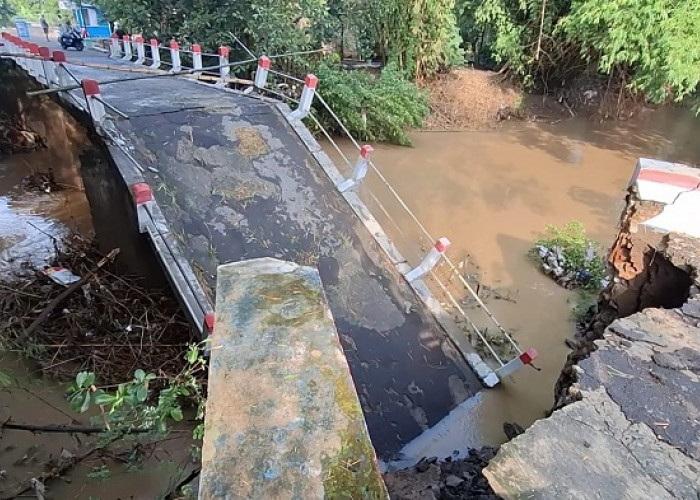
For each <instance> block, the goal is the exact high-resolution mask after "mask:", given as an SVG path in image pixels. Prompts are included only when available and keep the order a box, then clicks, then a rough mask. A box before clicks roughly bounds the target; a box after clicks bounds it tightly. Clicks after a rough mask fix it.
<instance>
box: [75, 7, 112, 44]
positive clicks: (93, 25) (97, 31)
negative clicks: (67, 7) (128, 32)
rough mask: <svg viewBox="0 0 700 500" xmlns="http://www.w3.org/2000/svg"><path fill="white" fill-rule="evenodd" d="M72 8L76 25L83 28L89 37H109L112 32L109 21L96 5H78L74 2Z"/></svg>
mask: <svg viewBox="0 0 700 500" xmlns="http://www.w3.org/2000/svg"><path fill="white" fill-rule="evenodd" d="M72 10H73V16H74V17H75V20H76V22H77V23H78V26H79V27H80V28H81V29H82V28H85V30H86V31H87V34H88V36H89V37H90V38H109V35H111V34H112V31H111V30H110V28H109V23H108V22H107V19H105V16H104V14H103V13H102V10H101V9H100V8H99V7H98V6H96V5H90V4H87V3H83V4H80V7H78V6H75V4H74V7H73V9H72Z"/></svg>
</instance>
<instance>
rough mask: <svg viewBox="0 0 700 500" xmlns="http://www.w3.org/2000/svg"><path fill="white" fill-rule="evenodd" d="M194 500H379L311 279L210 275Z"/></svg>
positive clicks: (281, 268) (361, 429) (224, 270)
mask: <svg viewBox="0 0 700 500" xmlns="http://www.w3.org/2000/svg"><path fill="white" fill-rule="evenodd" d="M216 296H217V306H216V311H217V318H216V326H215V328H214V333H213V335H212V342H211V363H210V372H209V397H208V401H207V411H206V421H205V435H204V444H203V447H202V478H201V483H200V485H201V486H200V498H202V499H207V500H208V499H214V498H228V497H230V498H256V499H257V498H290V499H292V498H294V499H297V498H298V499H304V500H305V499H314V498H318V499H321V498H329V499H344V498H347V499H354V498H363V499H365V498H367V499H384V498H387V493H386V489H385V486H384V483H383V481H382V478H381V475H380V473H379V470H378V466H377V461H376V456H375V452H374V449H373V447H372V444H371V442H370V439H369V434H368V432H367V428H366V425H365V421H364V417H363V413H362V409H361V407H360V403H359V401H358V398H357V394H356V393H355V389H354V385H353V382H352V378H351V376H350V371H349V369H348V365H347V362H346V360H345V357H344V355H343V351H342V349H341V347H340V344H339V341H338V336H337V332H336V330H335V325H334V323H333V317H332V316H331V313H330V311H329V309H328V305H327V303H326V301H325V297H324V295H323V292H322V288H321V280H320V276H319V274H318V272H317V271H316V270H315V269H311V268H308V267H302V266H298V265H296V264H293V263H289V262H284V261H280V260H276V259H270V258H264V259H254V260H249V261H244V262H238V263H234V264H227V265H223V266H220V267H219V269H218V279H217V293H216Z"/></svg>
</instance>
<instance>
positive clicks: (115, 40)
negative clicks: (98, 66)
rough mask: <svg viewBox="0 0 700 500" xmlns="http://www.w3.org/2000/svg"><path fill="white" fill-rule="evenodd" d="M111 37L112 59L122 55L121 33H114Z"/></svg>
mask: <svg viewBox="0 0 700 500" xmlns="http://www.w3.org/2000/svg"><path fill="white" fill-rule="evenodd" d="M110 38H111V39H112V41H111V43H110V46H109V48H110V51H111V53H110V55H109V57H111V58H112V59H119V58H120V57H121V55H122V52H121V50H119V35H117V34H116V33H112V34H111V35H110Z"/></svg>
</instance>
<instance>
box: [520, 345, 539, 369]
mask: <svg viewBox="0 0 700 500" xmlns="http://www.w3.org/2000/svg"><path fill="white" fill-rule="evenodd" d="M539 355H540V353H539V352H537V349H532V348H531V349H528V350H527V351H525V352H524V353H522V354H521V355H520V356H519V357H520V361H522V362H523V364H525V365H529V364H530V363H532V362H533V361H534V360H535V359H537V356H539Z"/></svg>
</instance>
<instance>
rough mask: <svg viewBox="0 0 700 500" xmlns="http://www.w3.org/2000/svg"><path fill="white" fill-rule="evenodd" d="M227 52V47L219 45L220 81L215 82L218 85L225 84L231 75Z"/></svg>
mask: <svg viewBox="0 0 700 500" xmlns="http://www.w3.org/2000/svg"><path fill="white" fill-rule="evenodd" d="M228 54H229V50H228V47H224V46H221V47H219V66H220V68H219V78H221V81H219V82H217V83H216V84H217V85H219V86H222V85H226V82H227V81H228V79H229V76H230V75H231V67H230V66H229V65H228Z"/></svg>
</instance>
